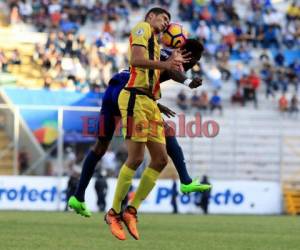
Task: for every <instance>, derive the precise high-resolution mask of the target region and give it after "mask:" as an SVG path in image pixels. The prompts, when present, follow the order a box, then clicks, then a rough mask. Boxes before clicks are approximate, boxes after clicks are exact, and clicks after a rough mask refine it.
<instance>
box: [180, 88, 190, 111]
mask: <svg viewBox="0 0 300 250" xmlns="http://www.w3.org/2000/svg"><path fill="white" fill-rule="evenodd" d="M177 105H178V107H179V108H180V109H182V110H187V108H188V105H187V97H186V94H185V92H184V91H183V90H181V91H180V92H179V94H178V95H177Z"/></svg>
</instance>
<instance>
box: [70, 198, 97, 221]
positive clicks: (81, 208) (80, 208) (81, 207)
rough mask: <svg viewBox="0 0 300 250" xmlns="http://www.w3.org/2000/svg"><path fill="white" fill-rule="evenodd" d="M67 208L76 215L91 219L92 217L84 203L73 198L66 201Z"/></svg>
mask: <svg viewBox="0 0 300 250" xmlns="http://www.w3.org/2000/svg"><path fill="white" fill-rule="evenodd" d="M68 206H69V207H70V208H72V209H74V210H75V212H76V213H77V214H80V215H82V216H84V217H91V215H92V213H91V211H90V210H88V209H87V207H86V205H85V203H84V202H80V201H79V200H77V198H76V197H75V196H71V198H70V199H69V201H68Z"/></svg>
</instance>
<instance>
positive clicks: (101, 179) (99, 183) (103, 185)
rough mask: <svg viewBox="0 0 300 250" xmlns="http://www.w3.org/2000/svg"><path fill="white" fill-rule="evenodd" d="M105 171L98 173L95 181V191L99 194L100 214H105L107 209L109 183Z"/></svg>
mask: <svg viewBox="0 0 300 250" xmlns="http://www.w3.org/2000/svg"><path fill="white" fill-rule="evenodd" d="M105 175H106V174H105V171H102V173H101V172H100V171H98V173H97V175H96V181H95V190H96V194H97V205H98V208H99V211H100V212H104V211H105V208H106V194H107V181H106V176H105Z"/></svg>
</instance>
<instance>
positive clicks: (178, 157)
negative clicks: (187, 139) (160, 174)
mask: <svg viewBox="0 0 300 250" xmlns="http://www.w3.org/2000/svg"><path fill="white" fill-rule="evenodd" d="M166 147H167V152H168V155H169V156H170V157H171V159H172V161H173V163H174V165H175V168H176V170H177V172H178V175H179V179H180V182H181V183H182V184H189V183H191V182H192V179H191V177H190V176H189V174H188V172H187V169H186V165H185V160H184V155H183V152H182V149H181V147H180V146H179V144H178V142H177V139H176V137H175V136H166Z"/></svg>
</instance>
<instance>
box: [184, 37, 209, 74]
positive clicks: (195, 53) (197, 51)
mask: <svg viewBox="0 0 300 250" xmlns="http://www.w3.org/2000/svg"><path fill="white" fill-rule="evenodd" d="M181 49H182V50H186V51H187V52H190V53H191V57H192V58H191V60H190V62H188V63H184V64H183V68H184V71H188V70H189V69H191V68H193V66H194V65H195V64H196V63H197V62H198V61H199V60H200V58H201V56H202V53H203V50H204V48H203V45H202V44H201V43H200V42H199V41H198V40H196V39H187V40H186V42H185V44H184V45H183V46H182V47H181Z"/></svg>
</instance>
